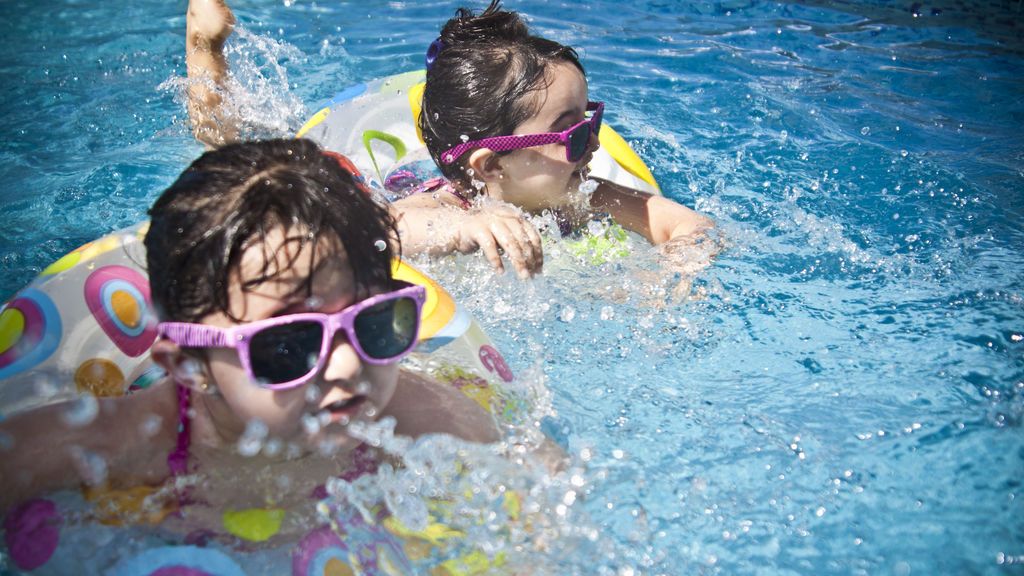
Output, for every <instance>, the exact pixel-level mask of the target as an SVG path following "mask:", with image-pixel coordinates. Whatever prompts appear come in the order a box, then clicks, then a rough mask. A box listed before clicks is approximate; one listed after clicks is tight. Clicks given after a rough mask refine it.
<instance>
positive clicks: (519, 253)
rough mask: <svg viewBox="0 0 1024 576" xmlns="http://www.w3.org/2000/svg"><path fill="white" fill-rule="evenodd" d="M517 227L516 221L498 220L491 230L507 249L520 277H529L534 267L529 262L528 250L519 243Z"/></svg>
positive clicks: (499, 242)
mask: <svg viewBox="0 0 1024 576" xmlns="http://www.w3.org/2000/svg"><path fill="white" fill-rule="evenodd" d="M515 228H517V226H516V225H515V222H514V221H511V222H510V221H496V222H494V223H492V225H491V231H492V232H493V233H494V238H495V240H497V242H498V246H500V247H501V248H502V249H503V250H504V251H505V257H506V258H508V261H509V262H510V263H511V264H512V267H513V268H515V269H516V273H518V274H519V277H520V278H529V277H530V276H531V270H532V268H531V267H530V265H529V264H528V263H527V255H526V252H525V251H524V250H523V247H522V245H520V243H519V239H518V238H517V235H518V232H517V231H516V230H515Z"/></svg>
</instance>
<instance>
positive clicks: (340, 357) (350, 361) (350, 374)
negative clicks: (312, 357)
mask: <svg viewBox="0 0 1024 576" xmlns="http://www.w3.org/2000/svg"><path fill="white" fill-rule="evenodd" d="M327 354H328V355H327V363H326V365H325V366H324V374H323V380H324V382H328V383H329V382H331V381H334V380H353V379H355V378H358V377H359V376H360V375H361V374H362V372H363V361H362V359H361V358H359V354H358V353H357V352H356V349H355V348H354V347H353V346H352V344H351V343H350V342H349V341H348V338H346V336H345V332H344V331H338V333H337V334H335V336H334V341H333V342H331V349H330V350H329V351H328V352H327Z"/></svg>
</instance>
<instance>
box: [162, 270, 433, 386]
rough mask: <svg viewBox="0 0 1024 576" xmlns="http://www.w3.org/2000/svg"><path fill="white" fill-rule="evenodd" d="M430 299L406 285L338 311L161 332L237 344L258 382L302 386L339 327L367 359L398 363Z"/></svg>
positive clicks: (178, 339)
mask: <svg viewBox="0 0 1024 576" xmlns="http://www.w3.org/2000/svg"><path fill="white" fill-rule="evenodd" d="M401 284H405V283H404V282H403V283H401ZM425 300H426V289H425V288H423V286H417V285H415V284H405V287H404V288H400V289H398V290H395V291H393V292H387V293H385V294H378V295H376V296H371V297H369V298H367V299H365V300H362V301H359V302H356V303H355V304H352V305H351V306H349V307H347V308H345V309H344V310H341V311H340V312H335V313H334V314H321V313H316V312H307V313H300V314H288V315H285V316H277V317H274V318H267V319H266V320H258V321H256V322H249V323H246V324H241V325H238V326H232V327H231V328H217V327H215V326H207V325H205V324H192V323H188V322H161V323H160V324H158V325H157V332H158V334H159V335H160V336H161V337H163V338H167V339H168V340H170V341H171V342H174V343H176V344H178V345H179V346H182V347H187V348H234V349H235V350H236V351H238V357H239V359H240V360H241V362H242V367H243V368H245V370H246V372H247V373H248V375H249V378H250V379H251V380H252V381H253V382H255V383H256V384H258V385H259V386H261V387H263V388H268V389H270V390H285V389H287V388H295V387H298V386H302V385H303V384H305V383H306V382H309V380H311V379H312V378H313V376H315V375H316V374H317V373H319V372H320V370H322V369H323V367H324V365H325V364H326V363H327V357H328V355H329V354H330V351H331V343H332V342H333V341H334V335H335V334H337V332H338V331H339V330H343V331H344V332H345V336H346V337H347V338H348V342H349V343H350V344H351V345H352V347H353V348H354V349H355V351H356V354H358V355H359V357H360V358H361V359H362V360H363V361H364V362H367V363H369V364H375V365H383V364H391V363H394V362H397V361H398V360H400V359H401V358H402V357H404V356H405V355H406V354H408V353H409V352H410V351H411V350H412V349H413V347H414V346H416V338H417V336H418V335H419V326H420V311H421V310H422V308H423V302H424V301H425Z"/></svg>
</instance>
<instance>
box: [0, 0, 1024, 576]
mask: <svg viewBox="0 0 1024 576" xmlns="http://www.w3.org/2000/svg"><path fill="white" fill-rule="evenodd" d="M481 5H482V3H477V4H475V5H474V6H480V7H482V6H481ZM506 5H507V7H509V8H512V9H516V10H519V11H521V12H524V13H526V14H527V15H528V16H529V17H530V19H531V22H532V25H533V27H534V29H535V31H537V32H540V33H542V34H544V35H548V36H550V37H552V38H554V39H556V40H559V41H562V42H566V43H570V44H572V45H573V46H575V47H576V48H577V49H578V50H579V52H580V55H581V57H582V61H583V63H584V65H585V67H586V69H587V71H588V74H589V77H590V89H591V95H592V98H594V99H598V100H602V101H604V102H606V106H607V108H606V112H605V114H606V116H605V118H606V121H607V122H609V123H610V124H611V125H613V126H615V127H616V129H617V130H618V131H619V132H620V133H621V134H622V135H623V136H624V137H625V138H626V139H627V140H628V141H629V142H630V143H631V144H632V145H633V146H634V148H635V149H636V150H637V151H638V152H639V153H640V155H641V156H642V157H643V158H644V159H645V160H646V161H647V163H648V165H649V166H650V167H651V169H652V171H653V173H654V175H655V177H656V178H657V179H658V181H659V182H660V184H661V188H662V190H663V191H664V193H665V194H666V195H667V196H669V197H671V198H674V199H676V200H679V201H681V202H683V203H685V204H687V205H690V206H695V207H696V208H697V209H698V210H699V211H702V212H704V213H706V214H708V215H710V216H711V217H712V218H714V219H715V220H716V222H717V224H718V236H719V238H720V239H721V241H722V243H723V244H724V245H725V249H724V250H723V251H722V252H721V253H720V254H719V255H718V257H717V259H715V261H714V263H713V264H712V265H711V266H710V267H709V268H707V269H705V270H703V271H702V272H700V273H699V274H698V275H697V276H696V277H695V278H693V279H692V284H690V285H687V284H688V283H689V282H690V280H691V279H690V278H688V277H686V276H685V275H681V274H678V273H676V272H673V267H672V264H670V263H669V262H675V263H676V264H678V263H679V262H684V261H686V260H687V259H694V258H698V257H699V254H695V253H693V252H692V251H688V250H686V249H681V250H676V251H675V253H674V254H673V255H670V256H666V255H664V254H662V253H661V251H659V250H658V249H656V248H651V247H648V246H646V245H644V244H643V243H642V242H636V241H635V240H634V242H633V245H632V247H631V252H632V256H631V257H629V258H626V259H614V260H613V261H612V262H607V263H601V264H596V263H593V262H588V261H586V259H583V260H581V259H580V258H578V257H576V256H574V255H573V254H572V253H571V251H570V250H568V249H567V248H566V247H565V246H564V245H561V244H559V243H557V242H556V243H553V244H551V245H549V248H550V249H549V253H548V255H547V257H548V259H547V266H546V273H545V275H544V276H543V277H541V278H539V279H537V280H535V281H532V282H529V283H521V282H519V281H517V280H515V279H514V278H512V277H511V275H508V277H496V276H493V275H491V274H489V273H488V272H487V270H486V269H485V267H484V266H483V264H482V262H481V261H480V259H475V258H466V257H460V258H450V259H444V260H441V261H438V262H432V263H426V262H422V264H424V265H425V266H426V267H427V268H428V269H429V270H430V271H431V272H432V273H433V274H434V275H435V276H436V277H437V278H439V279H440V280H441V281H442V282H443V283H444V284H445V285H446V287H448V289H449V290H450V291H451V292H452V293H453V295H454V296H455V297H456V299H457V300H459V301H460V302H461V303H462V304H463V305H465V306H466V307H467V308H469V309H470V310H471V311H472V312H473V314H474V315H475V316H476V317H477V318H478V319H479V320H480V321H481V323H482V324H483V325H484V327H485V329H486V330H487V332H488V333H489V334H490V336H491V337H492V338H493V339H494V340H495V341H496V342H497V343H498V344H499V347H500V348H501V349H502V350H503V351H504V352H505V355H506V358H507V359H508V360H509V362H510V364H511V365H512V367H513V369H515V370H516V372H517V373H519V374H520V375H521V377H522V378H524V379H525V380H526V381H528V382H529V383H530V385H532V386H534V387H535V388H536V389H537V390H539V391H540V392H539V393H540V397H541V399H542V400H544V401H545V402H549V403H550V405H548V404H542V405H541V406H540V407H539V408H538V409H537V410H538V414H541V415H546V416H547V418H546V419H545V429H546V430H547V431H548V432H549V433H550V434H551V435H553V436H555V437H557V438H558V440H559V441H560V442H561V443H562V444H563V445H564V446H566V447H567V448H568V450H569V452H570V454H571V455H572V458H573V462H574V463H575V465H576V472H575V473H574V474H575V475H574V476H573V477H571V478H569V477H566V478H555V479H552V480H550V481H548V482H549V483H548V484H545V485H544V487H543V489H540V490H538V491H537V493H536V499H537V501H538V502H542V503H545V504H547V505H550V510H551V521H550V522H551V523H550V526H548V527H547V528H546V530H545V531H544V536H545V537H546V538H550V539H551V542H552V543H551V545H550V551H549V552H548V553H544V554H542V553H539V552H534V553H533V555H534V556H535V557H534V558H533V561H534V562H535V564H533V566H534V568H536V569H537V570H538V571H539V572H541V573H551V574H616V575H623V576H625V575H629V574H818V573H830V574H899V575H909V574H935V573H943V574H1024V487H1022V481H1024V433H1022V425H1024V250H1022V247H1024V137H1022V132H1021V128H1022V127H1024V58H1022V57H1024V37H1022V33H1021V27H1020V24H1019V23H1020V22H1021V20H1022V16H1024V7H1022V6H1021V3H1020V2H1010V1H1004V2H992V3H982V4H979V5H977V6H973V5H970V4H965V3H959V2H957V3H954V2H945V3H943V2H938V3H917V2H915V3H911V2H849V1H844V2H836V3H830V2H816V1H810V2H780V3H769V2H751V1H749V0H705V1H694V2H676V1H653V0H648V1H640V2H628V3H626V2H613V1H610V0H592V1H590V2H586V3H576V2H567V1H557V2H548V1H544V0H525V1H508V2H507V3H506ZM232 6H233V8H234V9H235V12H236V14H237V16H238V17H239V20H240V23H241V28H242V31H241V33H240V34H239V35H237V37H236V38H235V39H234V40H232V41H231V42H230V43H229V49H230V52H231V58H232V66H233V67H234V68H235V69H236V71H237V73H238V76H239V80H240V82H241V85H242V86H243V90H242V92H243V95H242V98H241V99H240V102H239V105H240V106H243V107H244V108H245V110H246V114H247V115H248V116H250V117H252V118H254V119H255V120H254V125H253V126H252V127H250V131H251V133H252V134H254V135H289V134H293V133H294V131H295V130H296V129H297V128H298V127H299V126H301V124H302V123H303V121H304V119H305V118H306V117H307V116H308V115H310V114H311V113H313V112H315V111H316V110H317V109H318V108H319V105H320V104H321V103H322V102H324V101H326V100H327V99H329V98H330V97H331V96H332V95H333V94H334V93H336V92H338V91H340V90H341V89H343V88H344V87H346V86H348V85H351V84H355V83H358V82H362V81H366V80H370V79H373V78H378V77H382V76H387V75H391V74H396V73H399V72H403V71H407V70H413V69H416V68H420V67H422V62H423V54H424V51H425V49H426V47H427V45H428V44H429V43H430V42H431V40H433V39H434V37H435V36H436V33H437V30H438V28H439V26H440V25H441V23H442V22H443V21H444V20H445V19H446V18H448V17H449V16H451V15H452V14H453V12H454V10H455V8H456V7H457V6H458V4H455V3H450V2H439V1H430V2H412V1H410V2H387V3H384V2H356V1H334V2H309V1H307V0H284V2H269V1H262V0H261V1H255V0H252V1H236V2H234V3H233V4H232ZM184 10H185V3H184V2H172V3H167V2H156V1H154V0H140V1H137V2H130V3H125V2H112V3H106V4H103V3H87V2H86V3H82V2H73V1H70V0H65V1H59V0H39V1H35V2H29V1H27V0H8V1H7V2H5V3H4V8H3V11H4V18H3V20H2V24H0V32H2V34H3V37H4V38H5V46H6V47H5V49H4V50H3V52H2V53H0V82H2V85H3V86H4V90H3V100H2V101H0V130H2V132H0V133H2V134H3V141H2V143H0V182H3V184H2V186H0V218H2V223H3V224H2V226H0V299H3V300H6V299H8V298H10V297H11V296H13V295H14V293H15V292H16V291H17V290H18V289H19V288H20V287H21V286H23V285H25V284H26V283H27V282H28V281H29V280H31V279H32V278H33V277H34V276H35V275H36V274H38V273H39V272H40V271H41V270H42V269H43V268H44V267H46V266H47V265H48V264H49V263H50V262H52V261H54V260H56V259H57V258H59V257H60V256H61V255H63V254H65V253H66V252H68V251H70V250H72V249H73V248H75V247H77V246H78V245H80V244H83V243H85V242H87V241H89V240H92V239H94V238H96V237H97V236H100V235H103V234H106V233H108V232H110V231H112V230H115V229H118V228H122V227H125V226H128V225H131V224H134V223H135V222H138V221H140V220H142V219H144V218H145V217H146V208H147V206H148V204H149V203H150V202H152V201H153V200H154V199H155V198H156V196H157V195H158V194H159V192H160V191H161V190H162V189H163V188H164V187H166V186H167V185H168V184H169V183H170V182H171V181H172V180H173V179H174V177H175V176H176V175H177V174H178V173H179V172H180V171H181V170H182V168H183V167H184V166H185V165H186V164H187V163H188V162H189V161H190V160H191V159H193V158H194V157H196V156H197V155H198V154H199V153H200V152H201V150H202V148H201V146H200V145H198V144H197V143H196V142H195V141H194V140H193V139H192V137H191V134H190V132H189V130H188V129H187V122H186V118H185V114H186V113H185V108H184V105H183V104H182V102H181V100H180V78H181V77H183V76H184V57H183V50H184V29H185V18H184ZM681 284H682V287H680V285H681ZM494 465H495V472H496V473H504V472H508V473H512V472H511V471H508V470H505V469H504V468H502V467H501V466H500V465H499V464H494ZM390 481H391V482H401V481H403V480H402V479H401V478H400V477H396V478H392V479H391V480H390ZM570 490H571V491H573V496H572V497H568V496H567V493H568V491H570ZM518 537H519V538H525V539H529V538H530V536H529V535H528V534H526V535H523V534H520V535H518ZM97 538H99V537H98V536H97ZM146 538H149V536H147V537H146ZM478 538H484V539H486V537H484V536H478ZM495 539H496V541H495V542H492V543H491V544H493V545H494V546H495V547H498V548H500V547H501V545H502V544H501V543H500V542H498V541H497V537H496V536H495ZM146 542H148V540H145V538H143V537H142V536H140V537H139V539H138V540H136V541H133V543H132V546H134V547H135V548H145V547H146ZM84 545H85V544H83V546H84ZM89 545H91V544H89ZM107 545H108V548H104V549H103V550H105V552H104V554H107V555H108V556H109V557H110V558H111V562H113V561H115V560H116V554H115V553H114V551H113V550H114V549H113V548H111V547H109V544H107ZM508 552H509V554H510V557H513V558H514V556H515V550H511V549H510V550H509V551H508ZM5 562H7V559H6V557H5V556H0V571H3V570H8V571H12V570H14V568H13V567H12V566H10V565H5V564H4V563H5ZM241 562H242V563H243V564H245V565H246V566H247V567H249V566H253V565H259V562H245V561H241ZM265 565H266V566H270V565H271V564H269V563H268V564H265ZM269 569H270V568H268V570H269ZM249 571H250V572H252V573H257V572H256V571H255V570H254V569H249Z"/></svg>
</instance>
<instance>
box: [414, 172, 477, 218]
mask: <svg viewBox="0 0 1024 576" xmlns="http://www.w3.org/2000/svg"><path fill="white" fill-rule="evenodd" d="M434 192H447V193H448V194H451V195H452V196H455V198H456V199H457V200H458V201H459V206H460V207H461V208H462V209H463V210H469V207H470V202H469V198H466V197H465V196H463V195H462V194H461V193H459V191H458V190H456V189H455V187H454V186H452V185H451V183H450V182H448V181H447V180H445V179H444V178H440V177H438V178H431V179H430V180H427V181H425V182H423V183H422V184H420V185H419V186H417V187H416V188H414V189H413V191H412V192H410V195H412V194H420V193H431V194H432V193H434Z"/></svg>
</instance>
